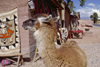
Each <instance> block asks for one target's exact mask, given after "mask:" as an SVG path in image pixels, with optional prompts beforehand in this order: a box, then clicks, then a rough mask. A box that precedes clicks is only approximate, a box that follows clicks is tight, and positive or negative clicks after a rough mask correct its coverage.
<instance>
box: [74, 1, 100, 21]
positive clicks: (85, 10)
mask: <svg viewBox="0 0 100 67" xmlns="http://www.w3.org/2000/svg"><path fill="white" fill-rule="evenodd" d="M72 1H73V3H74V6H75V7H76V8H75V9H74V10H75V11H76V12H80V18H81V19H90V15H93V13H94V12H96V13H97V14H98V17H99V18H100V0H86V2H85V5H84V6H83V7H81V6H80V1H79V0H72Z"/></svg>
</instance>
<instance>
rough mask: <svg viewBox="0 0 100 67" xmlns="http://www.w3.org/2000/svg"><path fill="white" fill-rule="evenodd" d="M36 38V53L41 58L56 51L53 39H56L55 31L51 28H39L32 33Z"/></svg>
mask: <svg viewBox="0 0 100 67" xmlns="http://www.w3.org/2000/svg"><path fill="white" fill-rule="evenodd" d="M34 36H35V38H36V45H37V46H38V51H39V54H40V55H41V57H42V56H43V55H45V53H46V52H48V51H49V52H50V51H51V52H52V51H56V47H55V43H54V39H55V37H56V31H55V29H53V28H51V27H41V29H40V30H37V31H36V32H35V33H34Z"/></svg>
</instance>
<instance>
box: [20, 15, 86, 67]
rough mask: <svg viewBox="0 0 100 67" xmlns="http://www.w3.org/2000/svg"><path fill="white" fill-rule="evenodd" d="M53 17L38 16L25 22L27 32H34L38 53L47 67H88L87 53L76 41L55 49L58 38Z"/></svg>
mask: <svg viewBox="0 0 100 67" xmlns="http://www.w3.org/2000/svg"><path fill="white" fill-rule="evenodd" d="M56 20H57V18H52V15H46V14H37V15H35V16H34V17H33V18H31V19H28V20H26V21H24V22H23V25H22V26H23V27H24V29H25V30H27V29H29V30H31V31H34V34H33V35H34V36H35V39H36V44H37V46H38V52H39V55H40V56H41V58H42V60H43V63H44V65H45V67H87V60H86V55H85V53H84V52H83V51H82V50H81V49H80V47H79V46H78V45H77V44H76V42H74V41H67V42H66V43H65V44H64V45H63V46H62V47H60V48H59V49H57V48H56V47H55V42H54V40H55V37H56V36H57V32H56V28H55V25H54V22H55V21H56Z"/></svg>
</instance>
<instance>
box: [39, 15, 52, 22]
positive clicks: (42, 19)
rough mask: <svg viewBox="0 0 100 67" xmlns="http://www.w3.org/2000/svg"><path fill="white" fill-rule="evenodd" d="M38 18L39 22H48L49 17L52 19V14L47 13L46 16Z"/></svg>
mask: <svg viewBox="0 0 100 67" xmlns="http://www.w3.org/2000/svg"><path fill="white" fill-rule="evenodd" d="M37 19H38V21H39V22H40V23H42V22H49V21H50V20H51V19H52V15H49V16H47V17H39V18H37Z"/></svg>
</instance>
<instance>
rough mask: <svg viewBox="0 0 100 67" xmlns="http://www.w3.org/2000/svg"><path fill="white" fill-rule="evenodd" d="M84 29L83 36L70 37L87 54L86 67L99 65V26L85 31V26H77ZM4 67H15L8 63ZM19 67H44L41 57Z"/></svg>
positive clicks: (99, 66) (97, 66) (98, 66)
mask: <svg viewBox="0 0 100 67" xmlns="http://www.w3.org/2000/svg"><path fill="white" fill-rule="evenodd" d="M79 28H80V29H81V30H83V31H84V35H83V38H82V39H81V38H71V39H69V40H74V41H76V42H77V44H78V45H79V46H80V48H82V50H83V51H84V52H85V54H86V56H87V61H88V62H87V67H100V27H96V26H93V27H89V31H85V28H86V27H81V26H79ZM37 58H38V57H37ZM6 67H16V66H15V65H10V66H6ZM21 67H44V65H43V61H42V59H39V60H37V61H36V62H34V63H33V62H25V65H22V66H21Z"/></svg>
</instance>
